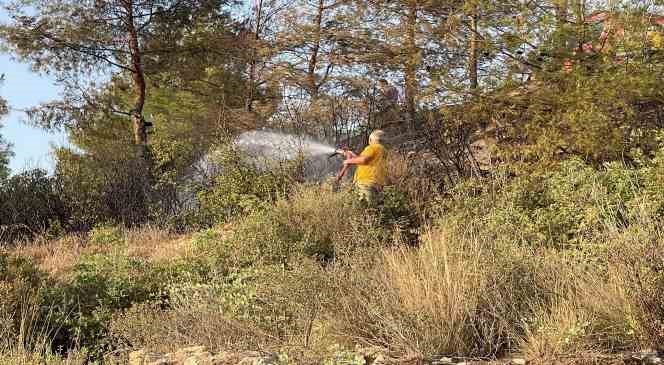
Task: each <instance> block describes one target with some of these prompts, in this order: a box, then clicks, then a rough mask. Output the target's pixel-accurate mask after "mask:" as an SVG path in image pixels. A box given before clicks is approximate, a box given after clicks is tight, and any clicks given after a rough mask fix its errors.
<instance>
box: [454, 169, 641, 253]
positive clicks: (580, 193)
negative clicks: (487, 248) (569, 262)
mask: <svg viewBox="0 0 664 365" xmlns="http://www.w3.org/2000/svg"><path fill="white" fill-rule="evenodd" d="M643 184H644V178H643V174H642V173H641V172H640V171H639V170H634V169H629V168H626V167H623V166H620V165H617V164H608V165H606V166H605V168H604V169H602V170H596V169H594V168H592V167H590V166H588V165H586V164H585V163H583V162H582V161H580V160H570V161H566V162H564V163H562V164H560V165H559V166H558V167H556V168H552V169H549V170H548V171H546V172H544V173H542V174H539V175H538V174H533V175H527V176H513V177H509V175H508V174H507V172H506V171H501V172H499V175H498V177H497V178H495V179H475V180H468V181H466V182H465V183H463V184H460V185H459V186H458V187H456V188H455V190H454V192H453V195H452V199H451V200H449V201H447V202H446V203H445V204H443V211H444V212H446V214H449V219H454V220H458V221H462V220H467V221H469V222H478V223H479V222H480V221H481V222H482V224H476V225H474V227H477V228H478V229H480V230H482V231H483V232H487V233H490V234H493V235H494V237H496V238H506V239H509V240H510V241H517V242H518V243H520V244H524V245H530V246H549V247H550V246H557V247H568V246H570V245H576V246H580V245H583V244H585V243H589V241H592V238H594V237H595V235H596V234H601V232H603V231H605V230H606V229H607V228H609V229H622V228H623V227H625V226H626V225H629V224H630V220H631V219H634V218H636V216H637V215H638V214H640V213H639V212H637V210H635V209H636V208H637V206H634V207H632V203H631V202H632V201H636V200H635V199H637V195H639V194H640V193H639V192H641V193H643V189H642V188H641V187H642V186H643Z"/></svg>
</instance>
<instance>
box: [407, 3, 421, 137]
mask: <svg viewBox="0 0 664 365" xmlns="http://www.w3.org/2000/svg"><path fill="white" fill-rule="evenodd" d="M416 30H417V3H416V2H415V1H412V2H409V4H408V14H407V16H406V39H405V41H404V48H405V51H406V56H407V57H408V59H407V60H406V69H405V72H404V84H405V85H404V86H405V87H404V91H405V98H406V100H405V103H406V105H405V107H406V115H407V116H408V120H409V122H410V123H411V125H412V124H413V123H414V122H415V98H416V94H417V66H418V63H419V51H418V49H417V46H416V44H415V34H416Z"/></svg>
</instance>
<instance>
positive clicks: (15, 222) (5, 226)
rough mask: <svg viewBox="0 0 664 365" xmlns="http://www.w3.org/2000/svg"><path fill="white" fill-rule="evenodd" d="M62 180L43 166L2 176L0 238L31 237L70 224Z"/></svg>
mask: <svg viewBox="0 0 664 365" xmlns="http://www.w3.org/2000/svg"><path fill="white" fill-rule="evenodd" d="M60 188H61V186H60V184H59V181H58V180H57V179H56V178H54V177H51V176H48V174H47V172H46V171H44V170H40V169H34V170H29V171H26V172H23V173H21V174H17V175H14V176H12V177H10V178H8V179H0V242H2V241H5V242H9V241H14V240H17V239H21V238H30V237H33V236H35V235H37V234H40V233H43V232H45V231H48V230H49V229H51V230H52V231H56V230H57V228H58V227H66V226H68V219H69V209H68V206H67V204H66V202H65V200H63V199H62V197H61V194H60Z"/></svg>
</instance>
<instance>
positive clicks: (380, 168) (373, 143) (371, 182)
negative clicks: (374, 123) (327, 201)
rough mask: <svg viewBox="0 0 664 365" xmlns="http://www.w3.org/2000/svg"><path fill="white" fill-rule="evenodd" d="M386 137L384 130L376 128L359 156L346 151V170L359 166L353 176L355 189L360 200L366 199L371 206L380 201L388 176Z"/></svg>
mask: <svg viewBox="0 0 664 365" xmlns="http://www.w3.org/2000/svg"><path fill="white" fill-rule="evenodd" d="M384 137H385V133H384V132H383V131H381V130H375V131H373V132H372V133H371V134H370V135H369V145H368V146H367V147H365V148H364V150H363V151H362V153H360V155H359V156H358V155H356V154H355V153H353V152H352V151H345V157H346V160H345V161H344V170H346V169H347V168H348V167H349V166H352V165H356V166H357V170H356V171H355V176H354V177H353V182H354V185H355V190H356V192H357V193H358V195H359V198H360V200H364V201H365V202H367V203H368V204H369V206H375V205H376V204H378V203H380V201H381V198H382V191H383V186H385V181H386V178H387V150H386V149H385V147H384V146H383V142H384ZM341 177H343V176H341Z"/></svg>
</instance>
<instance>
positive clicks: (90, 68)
mask: <svg viewBox="0 0 664 365" xmlns="http://www.w3.org/2000/svg"><path fill="white" fill-rule="evenodd" d="M220 5H221V4H220V2H219V1H216V0H187V1H181V0H100V1H74V0H57V1H52V0H37V1H33V0H19V1H17V2H15V3H12V5H11V6H8V7H7V11H8V13H9V15H10V17H11V19H12V22H11V23H10V24H8V25H3V26H2V27H0V37H1V38H2V39H4V40H5V41H6V43H7V44H8V45H9V46H10V48H11V50H12V51H13V52H14V54H15V55H16V56H17V57H18V58H19V59H21V60H23V61H28V62H30V63H31V64H32V65H33V67H34V68H35V69H36V70H38V71H44V72H48V73H52V74H54V75H55V76H56V77H57V78H58V80H59V81H60V82H62V83H63V84H64V86H65V90H66V91H65V94H64V96H65V97H64V99H63V100H62V101H60V102H58V103H52V104H47V105H42V107H41V108H38V109H35V110H33V112H32V117H34V119H35V120H36V121H37V122H39V123H40V124H42V125H44V126H54V125H56V126H57V125H67V124H70V123H72V122H74V123H75V122H81V118H82V117H85V114H86V113H90V112H91V111H90V109H88V110H86V108H85V107H86V104H90V102H91V101H93V100H94V97H95V96H94V91H93V92H90V90H89V82H90V81H91V80H90V79H97V80H98V79H102V80H103V79H104V78H105V77H108V75H114V74H117V73H121V74H125V75H128V77H129V78H130V79H131V81H132V84H131V87H132V92H133V95H134V100H133V102H132V103H131V104H132V105H131V106H130V107H129V108H122V109H118V110H114V112H115V113H118V114H122V115H125V116H127V117H129V118H130V119H131V123H132V126H133V140H134V143H135V144H136V145H138V146H142V150H146V149H147V143H148V136H147V127H148V123H146V120H145V118H144V116H143V108H144V106H145V102H146V98H147V80H146V78H147V74H148V73H151V72H152V71H153V70H149V69H146V64H147V63H149V61H150V60H151V59H153V60H155V59H160V58H168V57H173V55H174V54H177V53H178V52H179V51H180V47H179V45H178V40H179V39H180V38H181V37H178V36H179V35H181V33H182V30H183V29H184V28H186V26H188V25H190V24H192V22H195V21H196V20H197V19H199V18H202V17H204V16H205V15H207V14H210V13H214V12H216V11H218V10H219V8H220ZM157 35H158V36H160V37H161V39H159V41H158V42H155V38H158V37H157ZM169 36H170V37H169ZM93 81H94V80H93ZM88 106H89V105H88ZM98 107H99V105H97V106H95V108H93V109H97V108H98ZM92 112H94V111H92Z"/></svg>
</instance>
